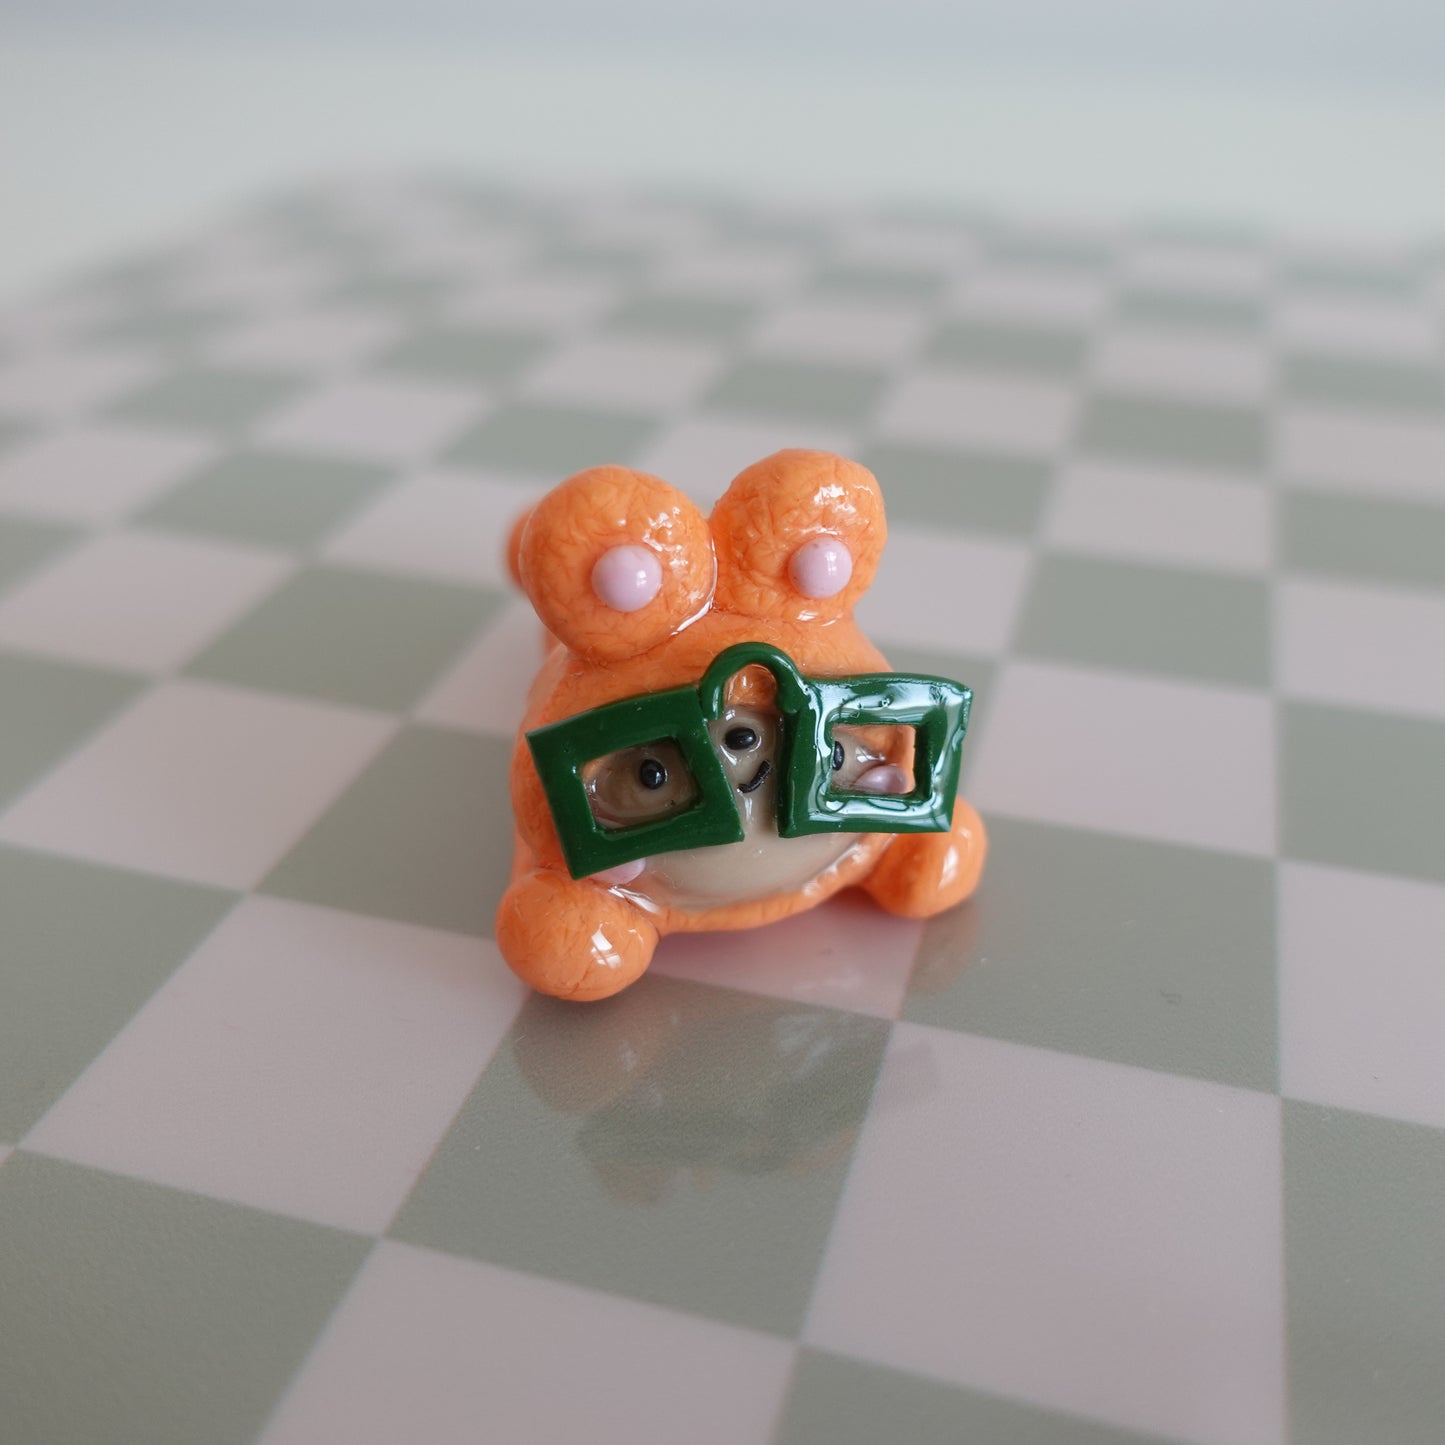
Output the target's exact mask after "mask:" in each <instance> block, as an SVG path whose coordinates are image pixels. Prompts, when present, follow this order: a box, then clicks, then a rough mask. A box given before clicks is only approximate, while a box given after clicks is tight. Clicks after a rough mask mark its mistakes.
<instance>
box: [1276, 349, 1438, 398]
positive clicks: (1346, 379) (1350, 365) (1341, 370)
mask: <svg viewBox="0 0 1445 1445" xmlns="http://www.w3.org/2000/svg"><path fill="white" fill-rule="evenodd" d="M1280 383H1281V386H1282V389H1283V391H1284V393H1285V395H1286V396H1287V397H1289V398H1291V399H1296V400H1304V401H1312V402H1323V403H1325V404H1327V405H1333V404H1336V403H1344V404H1345V405H1346V406H1360V407H1371V408H1391V409H1394V408H1400V409H1404V410H1408V411H1424V412H1439V411H1445V367H1441V366H1438V365H1437V366H1425V365H1421V364H1420V363H1418V362H1408V361H1389V360H1385V359H1384V358H1378V357H1375V358H1363V357H1347V356H1307V355H1291V356H1286V357H1284V358H1283V359H1282V360H1281V362H1280Z"/></svg>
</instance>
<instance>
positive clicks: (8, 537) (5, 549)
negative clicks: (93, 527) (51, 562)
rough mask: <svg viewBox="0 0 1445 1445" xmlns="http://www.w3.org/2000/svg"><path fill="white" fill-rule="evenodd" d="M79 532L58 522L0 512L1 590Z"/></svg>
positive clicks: (32, 568)
mask: <svg viewBox="0 0 1445 1445" xmlns="http://www.w3.org/2000/svg"><path fill="white" fill-rule="evenodd" d="M81 535H82V533H81V531H80V529H79V528H78V527H65V526H61V525H60V524H59V523H57V522H42V521H40V520H38V519H32V518H30V517H5V516H0V592H3V591H4V590H5V588H6V587H8V586H9V585H10V584H11V583H12V582H18V581H19V580H20V578H22V577H23V576H24V575H25V574H26V573H27V572H31V571H34V569H35V568H37V567H39V566H40V564H41V563H42V562H44V561H45V560H46V559H47V558H49V557H53V556H54V555H55V554H56V553H57V552H59V551H60V550H61V548H63V547H64V546H65V545H66V544H67V543H68V542H71V541H73V540H74V539H75V538H76V537H79V536H81Z"/></svg>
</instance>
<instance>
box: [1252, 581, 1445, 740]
mask: <svg viewBox="0 0 1445 1445" xmlns="http://www.w3.org/2000/svg"><path fill="white" fill-rule="evenodd" d="M1277 596H1278V603H1277V605H1278V609H1279V610H1278V615H1277V624H1276V651H1277V656H1278V675H1279V679H1280V686H1281V689H1282V691H1284V692H1285V693H1286V694H1287V695H1288V696H1290V697H1301V698H1309V699H1311V700H1312V701H1316V702H1324V703H1333V704H1335V705H1336V706H1342V707H1354V706H1357V707H1366V708H1373V709H1379V710H1383V711H1388V712H1405V713H1419V714H1422V715H1424V716H1426V717H1436V718H1442V719H1445V598H1442V597H1440V596H1439V595H1438V594H1436V593H1433V592H1414V591H1407V590H1404V589H1399V590H1396V589H1394V588H1388V587H1371V586H1365V585H1358V584H1354V583H1343V582H1317V581H1313V580H1304V579H1299V580H1289V581H1285V582H1283V583H1282V584H1281V585H1280V587H1279V590H1278V594H1277Z"/></svg>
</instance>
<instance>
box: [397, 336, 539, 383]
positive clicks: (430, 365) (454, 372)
mask: <svg viewBox="0 0 1445 1445" xmlns="http://www.w3.org/2000/svg"><path fill="white" fill-rule="evenodd" d="M546 346H547V341H546V339H545V338H544V337H540V336H536V335H534V334H533V333H531V332H526V331H494V330H481V329H477V328H467V327H460V326H436V327H430V328H428V329H426V330H424V331H416V332H413V333H412V334H411V335H410V336H408V337H407V338H406V339H405V340H404V341H401V342H398V343H397V345H396V346H394V347H392V348H391V349H390V350H389V351H387V352H385V353H384V354H383V355H382V356H380V357H378V358H377V361H376V365H377V366H378V367H380V368H383V369H387V368H389V369H391V370H393V371H406V372H415V373H417V374H418V375H421V376H440V377H446V378H448V379H450V380H454V381H477V382H488V381H491V382H495V381H506V380H509V379H510V378H511V377H514V376H516V375H517V373H518V372H520V371H522V370H523V369H524V368H525V367H526V366H527V365H528V364H529V363H530V362H532V361H533V360H535V358H536V357H537V356H538V355H540V354H541V352H542V351H543V350H545V348H546Z"/></svg>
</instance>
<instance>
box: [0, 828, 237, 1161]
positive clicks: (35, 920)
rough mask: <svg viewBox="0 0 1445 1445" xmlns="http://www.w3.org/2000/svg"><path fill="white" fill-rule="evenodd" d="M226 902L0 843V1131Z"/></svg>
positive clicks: (60, 1083)
mask: <svg viewBox="0 0 1445 1445" xmlns="http://www.w3.org/2000/svg"><path fill="white" fill-rule="evenodd" d="M234 901H235V898H234V895H232V894H230V893H226V892H223V891H221V890H220V889H216V888H202V887H199V886H196V885H193V884H189V883H175V882H172V881H170V880H169V879H164V878H155V877H151V876H149V875H146V874H141V873H125V872H121V871H120V870H118V869H114V868H101V867H97V866H96V865H94V864H91V863H79V862H75V861H74V860H72V859H68V858H60V857H53V856H51V855H49V854H44V853H31V852H27V851H22V850H20V849H17V848H7V847H4V846H0V919H3V920H4V928H3V937H4V946H3V947H0V998H3V999H4V1000H5V1006H4V1007H3V1008H0V1139H19V1138H21V1137H22V1136H23V1135H24V1134H25V1132H26V1131H27V1130H28V1129H29V1128H30V1126H31V1125H32V1124H34V1123H35V1121H36V1120H37V1119H39V1118H40V1116H41V1115H42V1114H43V1113H44V1112H45V1110H46V1109H48V1108H49V1107H50V1105H51V1104H53V1103H54V1102H55V1100H56V1099H58V1098H59V1097H60V1095H61V1094H62V1093H63V1092H64V1091H65V1089H66V1088H68V1087H69V1085H70V1084H71V1083H72V1082H73V1081H74V1080H75V1079H76V1078H77V1077H79V1075H80V1074H81V1072H82V1071H83V1070H84V1069H85V1068H86V1066H87V1065H88V1064H89V1063H90V1061H91V1060H92V1059H93V1058H94V1057H95V1056H96V1055H97V1054H98V1053H99V1052H100V1051H101V1049H103V1048H104V1047H105V1046H106V1044H108V1043H109V1042H110V1040H111V1039H112V1038H113V1037H114V1036H115V1034H116V1033H117V1032H118V1031H119V1030H120V1028H121V1027H122V1026H123V1025H124V1024H125V1023H127V1022H128V1021H129V1019H130V1017H131V1015H132V1014H133V1013H134V1012H135V1011H136V1010H137V1009H138V1008H139V1007H140V1006H141V1004H143V1003H144V1002H145V1001H146V999H148V998H149V997H150V996H151V994H152V993H154V992H155V990H156V989H157V988H159V987H160V985H161V984H162V983H164V982H165V980H166V979H167V978H168V977H169V976H170V974H171V972H172V970H173V969H175V968H176V966H177V965H178V964H180V963H181V961H182V960H183V959H185V958H186V957H187V956H188V955H189V954H190V952H191V950H192V949H193V948H194V947H195V946H196V944H197V943H199V942H200V940H201V939H202V938H203V937H205V935H206V934H207V933H209V932H210V930H211V928H212V926H213V925H214V924H215V923H216V922H217V921H218V920H219V919H220V917H221V915H222V914H223V913H224V912H225V911H226V910H227V909H228V908H229V907H230V906H231V904H232V903H233V902H234Z"/></svg>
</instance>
